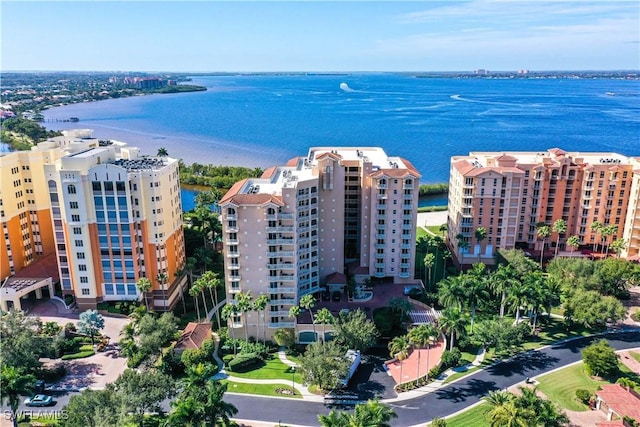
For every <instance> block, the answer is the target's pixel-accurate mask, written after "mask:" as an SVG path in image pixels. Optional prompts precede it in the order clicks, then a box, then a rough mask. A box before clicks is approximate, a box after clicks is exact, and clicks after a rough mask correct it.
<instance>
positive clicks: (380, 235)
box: [376, 233, 387, 239]
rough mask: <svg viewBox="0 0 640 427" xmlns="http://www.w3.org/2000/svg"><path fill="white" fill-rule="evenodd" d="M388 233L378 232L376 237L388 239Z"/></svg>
mask: <svg viewBox="0 0 640 427" xmlns="http://www.w3.org/2000/svg"><path fill="white" fill-rule="evenodd" d="M386 237H387V235H386V234H384V233H382V234H376V239H386Z"/></svg>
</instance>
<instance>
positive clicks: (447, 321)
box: [438, 307, 467, 351]
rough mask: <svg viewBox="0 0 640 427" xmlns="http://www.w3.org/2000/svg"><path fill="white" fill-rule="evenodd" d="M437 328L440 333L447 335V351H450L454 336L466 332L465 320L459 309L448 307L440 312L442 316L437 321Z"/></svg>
mask: <svg viewBox="0 0 640 427" xmlns="http://www.w3.org/2000/svg"><path fill="white" fill-rule="evenodd" d="M438 326H439V328H440V330H441V331H442V332H444V333H448V334H449V336H450V341H449V351H451V350H453V345H454V342H455V339H456V336H459V335H460V334H463V333H464V331H465V330H466V326H467V318H466V316H465V315H464V313H463V312H462V311H461V310H460V309H458V308H454V307H449V308H446V309H444V310H443V311H442V315H441V316H440V319H438Z"/></svg>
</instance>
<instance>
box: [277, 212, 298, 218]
mask: <svg viewBox="0 0 640 427" xmlns="http://www.w3.org/2000/svg"><path fill="white" fill-rule="evenodd" d="M278 218H280V219H294V214H292V213H279V214H278Z"/></svg>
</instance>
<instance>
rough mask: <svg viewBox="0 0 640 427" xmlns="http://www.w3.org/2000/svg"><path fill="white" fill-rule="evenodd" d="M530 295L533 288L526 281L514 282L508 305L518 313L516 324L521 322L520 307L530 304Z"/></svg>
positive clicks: (507, 301) (508, 296)
mask: <svg viewBox="0 0 640 427" xmlns="http://www.w3.org/2000/svg"><path fill="white" fill-rule="evenodd" d="M530 293H531V288H530V287H529V285H528V283H526V281H517V282H514V283H513V285H512V286H511V288H510V289H509V294H508V295H507V300H506V303H507V304H509V306H510V307H511V309H512V310H514V311H515V313H516V324H517V323H518V322H519V321H520V307H522V306H523V305H526V304H527V303H528V301H529V295H530Z"/></svg>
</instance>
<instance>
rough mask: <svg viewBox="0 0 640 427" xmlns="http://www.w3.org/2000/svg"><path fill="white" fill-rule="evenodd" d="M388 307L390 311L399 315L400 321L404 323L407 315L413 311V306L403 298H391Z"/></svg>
mask: <svg viewBox="0 0 640 427" xmlns="http://www.w3.org/2000/svg"><path fill="white" fill-rule="evenodd" d="M389 307H391V310H392V311H394V312H396V313H398V314H400V319H401V321H403V322H404V320H405V318H406V317H407V314H408V313H409V312H410V311H411V310H413V304H411V303H410V302H409V300H406V299H404V298H391V299H390V300H389Z"/></svg>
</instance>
